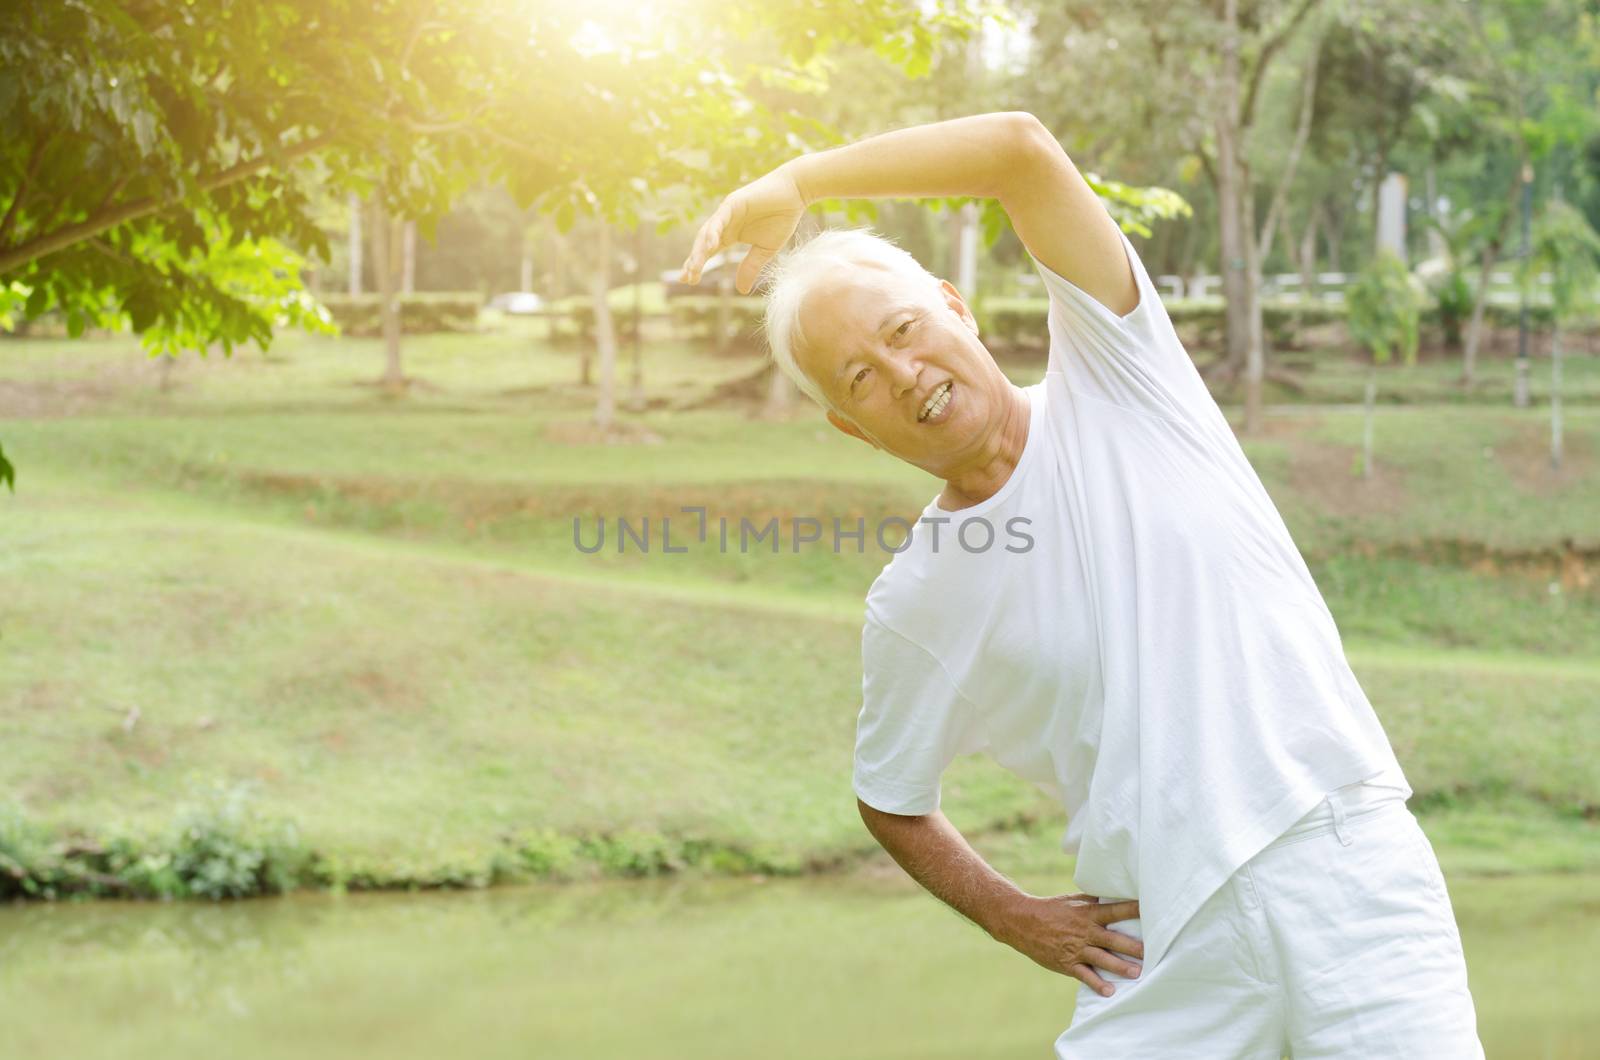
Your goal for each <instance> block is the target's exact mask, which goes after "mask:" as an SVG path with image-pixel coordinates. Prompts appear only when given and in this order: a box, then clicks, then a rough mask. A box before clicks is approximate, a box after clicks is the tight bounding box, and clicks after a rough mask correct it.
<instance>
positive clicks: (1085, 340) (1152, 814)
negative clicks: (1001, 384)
mask: <svg viewBox="0 0 1600 1060" xmlns="http://www.w3.org/2000/svg"><path fill="white" fill-rule="evenodd" d="M1123 245H1124V247H1125V248H1126V251H1127V254H1128V257H1129V261H1130V263H1131V265H1132V266H1133V270H1134V273H1135V275H1136V277H1137V280H1138V285H1139V293H1140V302H1139V305H1138V306H1137V307H1136V308H1135V309H1134V310H1133V311H1132V312H1130V313H1129V314H1127V315H1126V316H1124V317H1118V316H1117V315H1116V314H1115V313H1113V312H1111V310H1110V309H1108V308H1106V307H1105V306H1104V305H1102V304H1101V303H1100V302H1098V301H1096V300H1095V299H1094V298H1093V297H1092V296H1090V295H1089V294H1087V293H1086V292H1084V291H1082V290H1081V289H1079V288H1078V287H1077V286H1075V285H1074V284H1072V283H1071V282H1070V281H1068V280H1066V279H1065V278H1063V277H1061V276H1058V275H1056V274H1055V273H1054V272H1052V271H1050V270H1049V269H1048V268H1046V267H1045V266H1044V265H1042V264H1038V265H1037V267H1038V270H1039V273H1040V275H1041V276H1042V277H1043V278H1044V283H1045V287H1046V288H1047V290H1048V291H1049V295H1050V316H1049V325H1050V354H1049V364H1048V368H1047V371H1046V374H1045V377H1044V379H1043V380H1042V381H1041V382H1039V383H1036V384H1034V385H1033V386H1030V387H1026V388H1025V393H1026V394H1027V395H1028V399H1029V402H1030V404H1031V418H1030V421H1029V424H1030V425H1029V428H1028V437H1027V442H1026V445H1025V446H1024V448H1023V452H1022V456H1021V459H1020V461H1019V463H1018V464H1017V467H1016V468H1015V470H1014V471H1013V472H1012V474H1011V476H1010V477H1009V478H1008V479H1007V480H1006V482H1005V483H1004V484H1003V485H1002V486H1001V487H1000V489H999V490H998V491H997V492H996V493H995V494H994V495H993V496H991V497H989V498H988V499H986V500H984V501H982V502H980V503H978V504H976V505H973V506H971V507H968V508H963V509H960V510H959V511H954V512H950V511H946V510H945V509H943V508H941V507H940V506H939V504H938V500H937V498H935V499H934V500H933V501H931V502H929V504H928V506H927V508H926V509H924V511H923V514H922V519H921V520H919V522H918V523H917V524H915V526H914V528H913V532H912V534H911V538H910V542H909V544H908V545H907V546H906V547H905V549H904V550H903V551H901V552H899V553H898V554H897V555H895V556H894V558H893V559H892V560H891V561H890V562H889V563H888V564H887V565H886V566H885V567H884V569H883V571H882V572H881V573H880V574H879V575H878V577H877V579H876V580H875V581H874V582H873V584H872V588H871V589H870V590H869V592H868V593H867V601H866V623H865V625H864V626H863V628H862V634H861V652H862V670H863V677H862V694H863V705H862V709H861V714H860V717H859V719H858V723H857V734H856V749H855V772H854V788H855V791H856V794H857V795H859V796H860V798H861V799H862V801H864V802H866V803H867V804H868V805H870V806H873V807H876V808H877V809H880V810H884V811H887V812H889V813H900V814H923V813H929V812H931V811H933V810H934V809H936V808H937V807H938V806H939V794H940V791H939V778H940V775H941V774H942V772H943V771H944V769H945V768H946V767H947V766H948V765H949V764H950V762H951V760H952V759H953V758H954V757H955V756H956V755H958V754H964V753H969V752H977V751H984V752H986V753H988V754H989V755H991V756H992V757H993V758H994V759H995V760H996V761H998V762H999V763H1000V764H1001V765H1003V766H1005V767H1006V768H1008V769H1010V770H1012V771H1013V772H1015V773H1016V774H1018V775H1019V776H1021V777H1023V778H1024V779H1026V780H1029V781H1032V782H1033V783H1035V784H1036V785H1038V786H1039V787H1040V788H1042V789H1043V790H1045V791H1046V792H1048V793H1050V794H1051V795H1053V796H1054V797H1056V798H1057V799H1059V800H1060V802H1061V803H1062V805H1063V806H1064V807H1065V808H1066V811H1067V814H1068V820H1069V823H1068V825H1067V829H1066V832H1065V834H1064V835H1063V837H1062V846H1063V849H1065V850H1066V851H1067V852H1068V853H1076V854H1077V858H1078V861H1077V871H1076V879H1077V882H1078V885H1079V886H1080V887H1081V888H1083V890H1084V891H1086V892H1088V893H1090V894H1096V895H1100V896H1103V897H1105V898H1108V899H1122V898H1137V899H1139V902H1140V910H1139V912H1140V917H1141V927H1142V929H1143V935H1144V944H1145V961H1146V963H1147V964H1149V965H1151V966H1152V967H1153V966H1154V962H1156V961H1159V960H1160V958H1161V955H1162V954H1163V953H1164V952H1165V951H1166V948H1167V946H1168V945H1169V944H1170V943H1171V941H1172V939H1173V937H1174V936H1175V935H1176V934H1177V932H1178V930H1179V928H1181V927H1182V926H1183V924H1184V923H1185V922H1186V921H1187V920H1188V918H1189V917H1190V915H1192V914H1193V912H1194V911H1195V910H1196V909H1197V908H1198V907H1199V906H1200V905H1201V903H1203V902H1204V901H1205V899H1206V898H1207V897H1209V896H1210V895H1211V894H1212V893H1213V892H1214V891H1215V890H1216V888H1217V887H1219V886H1220V885H1221V884H1222V883H1223V882H1224V881H1225V880H1227V878H1228V877H1229V876H1230V875H1231V874H1232V873H1233V872H1234V871H1235V870H1236V869H1237V868H1238V867H1239V866H1240V865H1242V864H1243V863H1244V862H1246V861H1248V860H1249V859H1250V858H1251V857H1252V856H1254V855H1255V854H1256V853H1257V852H1258V851H1259V850H1261V849H1262V848H1263V847H1264V846H1266V844H1267V843H1269V842H1271V841H1272V840H1273V839H1274V838H1276V837H1277V836H1278V835H1279V834H1281V833H1282V832H1283V831H1284V830H1285V829H1287V828H1288V827H1289V826H1290V825H1291V824H1293V823H1294V822H1295V821H1296V820H1297V819H1298V818H1300V817H1301V816H1303V815H1304V814H1306V813H1307V812H1309V811H1310V810H1311V809H1312V808H1313V807H1314V806H1315V805H1316V804H1317V802H1318V801H1319V800H1320V799H1321V798H1322V797H1323V796H1324V794H1326V793H1327V792H1329V791H1331V790H1332V789H1334V788H1337V787H1340V786H1343V785H1345V784H1351V783H1356V782H1358V781H1362V780H1373V781H1375V782H1378V783H1384V784H1388V785H1392V786H1394V787H1396V788H1400V789H1401V790H1403V791H1404V792H1405V795H1406V796H1407V797H1409V796H1410V795H1411V787H1410V785H1409V784H1408V783H1407V782H1406V779H1405V776H1404V774H1403V773H1402V771H1401V769H1400V765H1399V763H1398V762H1397V761H1396V759H1395V756H1394V752H1393V750H1392V749H1391V747H1390V745H1389V741H1388V738H1387V737H1386V736H1385V734H1384V731H1383V728H1382V726H1381V725H1380V724H1379V722H1378V718H1377V716H1376V715H1375V714H1374V713H1373V710H1372V706H1371V704H1370V703H1369V702H1368V700H1367V698H1366V695H1365V693H1364V692H1363V691H1362V689H1361V686H1360V684H1359V683H1358V682H1357V680H1356V677H1355V675H1354V674H1353V673H1352V672H1351V669H1350V666H1349V664H1348V662H1347V661H1346V659H1345V655H1344V648H1343V645H1342V643H1341V641H1340V637H1339V632H1338V629H1337V627H1336V626H1335V624H1334V621H1333V617H1332V615H1331V614H1330V613H1329V611H1328V608H1327V605H1326V603H1325V602H1324V601H1323V599H1322V594H1321V592H1320V591H1319V590H1318V589H1317V586H1316V583H1315V582H1314V581H1313V580H1312V578H1311V574H1310V572H1309V571H1308V570H1307V569H1306V565H1305V561H1304V560H1303V559H1302V557H1301V555H1300V552H1299V550H1298V549H1297V548H1296V547H1295V545H1294V542H1293V541H1292V540H1291V538H1290V536H1289V531H1288V529H1287V528H1286V527H1285V526H1284V523H1283V519H1282V517H1281V516H1280V515H1279V514H1278V510H1277V508H1276V507H1275V506H1274V505H1273V503H1272V501H1271V499H1270V498H1269V497H1268V495H1267V492H1266V490H1265V489H1264V488H1263V487H1262V485H1261V481H1260V479H1259V478H1258V477H1257V476H1256V473H1255V471H1254V469H1253V468H1252V467H1251V466H1250V464H1249V462H1248V461H1247V460H1246V459H1245V455H1244V452H1243V450H1241V449H1240V447H1239V444H1238V441H1237V440H1236V439H1235V437H1234V434H1233V430H1232V428H1230V427H1229V425H1228V422H1227V420H1226V419H1225V418H1224V417H1223V415H1222V411H1221V410H1220V409H1219V408H1218V407H1217V405H1216V402H1215V401H1214V400H1213V399H1212V397H1211V395H1210V394H1209V393H1208V392H1207V390H1206V388H1205V384H1204V382H1203V381H1202V380H1201V378H1200V375H1199V373H1198V371H1196V369H1195V366H1194V362H1193V361H1192V360H1191V359H1190V357H1189V355H1188V353H1187V352H1186V351H1185V350H1184V348H1183V346H1182V344H1181V343H1180V342H1179V341H1178V337H1177V335H1176V333H1175V332H1174V331H1173V328H1172V323H1171V320H1170V318H1169V317H1168V316H1167V313H1166V310H1165V308H1164V307H1163V306H1162V304H1161V299H1160V295H1159V293H1158V292H1157V291H1156V289H1155V285H1154V284H1153V283H1152V282H1151V280H1150V277H1149V275H1148V273H1147V272H1146V271H1145V268H1144V263H1143V262H1142V261H1141V260H1140V259H1139V256H1138V253H1137V252H1136V251H1135V250H1134V248H1133V245H1132V243H1130V242H1129V241H1128V239H1127V237H1126V236H1124V237H1123ZM957 400H959V396H958V398H957ZM946 520H948V522H946ZM991 538H992V541H990V539H991ZM986 541H989V542H990V543H989V545H988V547H981V546H983V545H984V544H985V542H986Z"/></svg>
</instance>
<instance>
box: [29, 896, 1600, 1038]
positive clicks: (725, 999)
mask: <svg viewBox="0 0 1600 1060" xmlns="http://www.w3.org/2000/svg"><path fill="white" fill-rule="evenodd" d="M1019 882H1020V883H1022V884H1023V885H1024V886H1026V887H1028V888H1029V889H1031V890H1033V891H1034V892H1035V893H1045V892H1048V891H1049V890H1050V889H1051V888H1050V886H1049V884H1048V883H1047V882H1042V881H1037V880H1028V879H1023V880H1019ZM1450 890H1451V896H1452V899H1453V900H1454V902H1455V907H1456V915H1457V919H1458V920H1459V922H1460V924H1461V928H1462V938H1463V943H1464V945H1465V948H1466V952H1467V958H1468V963H1469V966H1470V974H1471V982H1472V989H1473V994H1474V997H1475V998H1476V1000H1477V1005H1478V1015H1479V1033H1480V1035H1481V1036H1482V1038H1483V1041H1484V1045H1485V1046H1486V1048H1487V1050H1488V1054H1489V1056H1490V1057H1506V1058H1514V1060H1540V1058H1578V1057H1595V1056H1600V1006H1596V1005H1595V1003H1594V1002H1595V998H1596V996H1597V992H1600V877H1596V876H1520V877H1506V878H1475V879H1474V878H1461V879H1453V880H1452V881H1451V884H1450ZM1404 974H1405V970H1404V969H1398V968H1373V969H1371V981H1372V988H1373V989H1374V990H1382V989H1383V988H1384V983H1385V982H1387V981H1389V980H1391V979H1394V978H1395V977H1398V976H1403V975H1404ZM1075 986H1076V981H1075V980H1071V979H1067V978H1065V977H1062V976H1057V975H1053V974H1051V973H1049V972H1046V971H1044V970H1043V969H1041V968H1039V967H1037V966H1036V965H1034V964H1032V963H1031V962H1030V961H1028V960H1027V959H1026V958H1024V957H1022V956H1020V955H1019V954H1017V953H1015V952H1014V951H1012V950H1010V949H1008V948H1006V947H1003V946H1001V945H998V944H996V943H994V942H992V941H991V940H990V939H989V938H988V937H987V936H986V935H984V934H983V933H982V932H981V931H980V930H979V929H977V928H976V927H973V926H972V925H970V924H967V923H966V922H965V921H963V920H961V919H960V918H959V917H957V916H956V915H955V914H954V913H952V912H950V911H948V910H946V909H945V908H944V907H943V906H942V905H940V904H939V903H938V902H937V901H936V900H934V899H933V898H931V897H929V896H928V895H926V894H924V893H923V892H921V891H920V890H918V889H917V888H916V886H915V884H912V883H911V882H910V881H909V880H907V879H905V878H904V877H882V878H879V877H867V876H849V877H841V878H829V879H806V880H782V881H779V880H772V881H766V882H762V881H755V880H710V881H707V880H678V881H668V882H639V883H606V884H595V885H581V886H562V887H529V888H514V889H500V890H493V891H487V892H476V893H465V894H463V893H454V894H422V895H347V896H332V895H307V896H296V897H291V898H284V899H273V900H264V901H255V902H241V903H233V904H225V905H213V904H199V903H176V904H131V903H111V902H99V903H85V904H60V905H48V906H47V905H33V906H15V907H10V908H3V909H0V1056H7V1057H29V1058H46V1057H48V1058H54V1057H72V1058H79V1057H118V1058H121V1060H140V1058H146V1057H149V1058H157V1057H159V1058H162V1060H172V1058H177V1057H216V1056H227V1057H234V1058H241V1060H250V1058H256V1057H296V1058H305V1060H313V1058H321V1057H330V1058H331V1057H339V1058H348V1057H354V1056H368V1055H371V1056H384V1057H419V1058H420V1057H441V1056H467V1057H473V1058H497V1057H517V1058H528V1057H539V1058H546V1057H548V1058H567V1057H574V1058H576V1057H583V1058H586V1060H587V1058H595V1057H634V1056H651V1057H696V1058H709V1057H740V1058H747V1057H751V1056H761V1057H791V1056H792V1057H830V1058H831V1057H839V1058H846V1057H860V1058H868V1057H871V1058H881V1057H905V1058H911V1057H917V1058H932V1057H965V1058H972V1057H985V1058H990V1057H997V1058H1009V1057H1018V1058H1023V1057H1028V1058H1034V1060H1041V1058H1043V1057H1048V1056H1049V1055H1051V1054H1050V1045H1051V1042H1052V1041H1053V1040H1054V1039H1055V1036H1056V1035H1057V1034H1058V1033H1059V1032H1060V1031H1061V1030H1062V1029H1063V1028H1064V1027H1066V1025H1067V1023H1068V1021H1069V1020H1070V1018H1071V1014H1072V996H1073V989H1074V987H1075Z"/></svg>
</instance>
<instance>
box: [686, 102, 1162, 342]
mask: <svg viewBox="0 0 1600 1060" xmlns="http://www.w3.org/2000/svg"><path fill="white" fill-rule="evenodd" d="M944 196H971V197H973V198H992V199H998V200H999V202H1000V205H1001V207H1002V208H1003V209H1004V210H1005V211H1006V214H1007V215H1008V216H1009V217H1010V218H1011V224H1012V226H1013V227H1014V228H1015V229H1016V231H1017V236H1018V237H1019V238H1020V239H1021V240H1022V244H1023V246H1025V247H1027V249H1028V252H1029V253H1030V254H1032V255H1033V256H1034V257H1035V258H1037V259H1038V260H1039V261H1040V262H1042V263H1043V264H1044V265H1045V266H1046V267H1047V268H1049V269H1051V270H1052V271H1054V272H1056V273H1058V274H1060V275H1061V276H1063V277H1065V278H1066V279H1068V280H1071V281H1072V282H1073V283H1075V284H1077V285H1078V286H1079V287H1081V288H1083V290H1084V291H1086V292H1088V293H1089V294H1090V295H1092V296H1093V297H1095V298H1096V299H1098V300H1099V301H1101V302H1103V303H1105V305H1106V306H1107V307H1108V308H1110V309H1111V310H1112V311H1113V312H1116V313H1117V314H1119V315H1121V314H1123V313H1126V312H1128V311H1129V310H1131V309H1132V308H1133V307H1134V306H1135V305H1136V304H1137V303H1138V300H1139V294H1138V286H1137V284H1136V283H1135V281H1134V278H1133V273H1132V271H1131V269H1130V268H1129V265H1128V261H1127V256H1126V255H1125V254H1124V253H1123V250H1122V239H1121V235H1120V234H1119V233H1118V231H1117V227H1116V223H1115V222H1113V221H1112V220H1111V217H1110V215H1109V214H1107V213H1106V211H1105V207H1103V206H1102V205H1101V204H1100V200H1099V197H1098V196H1097V195H1095V193H1094V190H1093V189H1091V188H1090V187H1089V185H1088V183H1087V182H1086V181H1085V180H1084V179H1083V176H1082V175H1081V174H1080V173H1079V172H1078V169H1077V167H1076V166H1074V165H1073V164H1072V160H1071V159H1070V158H1068V157H1067V153H1066V152H1065V151H1063V150H1062V149H1061V145H1060V144H1059V143H1057V142H1056V139H1055V137H1054V136H1052V135H1051V134H1050V132H1049V130H1047V129H1046V128H1045V127H1044V126H1043V125H1042V124H1041V123H1040V122H1039V120H1038V119H1037V118H1035V117H1034V116H1033V115H1031V114H1028V113H1025V112H1022V111H1003V112H999V113H994V114H978V115H974V116H972V117H967V118H953V119H951V120H949V121H941V122H933V123H931V124H927V125H915V126H912V127H911V128H908V129H897V130H895V131H893V132H887V133H883V134H881V135H878V136H873V137H869V138H867V139H865V140H861V141H859V142H857V143H853V144H847V145H845V146H843V147H836V148H833V149H831V150H828V151H819V152H817V153H815V154H810V155H802V156H800V157H799V158H796V159H793V160H791V161H789V162H786V163H784V164H783V165H782V166H779V167H778V168H777V169H775V170H773V171H772V172H771V173H768V174H767V175H766V176H764V177H761V178H760V179H758V180H756V181H753V182H752V183H750V184H747V185H745V186H744V187H743V188H740V189H739V190H738V191H735V192H734V193H733V194H732V195H729V196H728V197H727V198H726V199H724V200H723V201H722V203H721V205H719V206H718V207H717V210H716V211H715V212H714V213H713V214H712V215H711V217H710V219H709V220H707V221H706V223H705V225H704V226H702V227H701V229H700V232H699V235H698V236H697V237H696V239H695V242H694V246H693V248H692V249H691V251H690V253H689V256H688V258H687V259H686V260H685V261H684V266H683V271H684V278H685V280H687V281H688V282H690V283H696V282H698V281H699V278H700V269H701V268H702V267H703V266H704V265H705V262H706V259H707V258H709V257H711V255H713V254H715V253H716V252H717V251H719V250H721V249H722V248H724V247H729V246H733V245H734V244H736V243H749V244H750V246H751V249H750V253H749V254H748V255H747V256H746V258H745V260H744V264H743V265H741V266H740V269H739V275H738V278H737V281H736V285H737V287H738V289H739V290H740V291H741V292H748V291H749V290H750V289H751V288H752V287H754V286H755V280H756V276H757V274H758V273H759V272H760V270H761V266H762V265H764V264H766V262H767V261H768V260H769V259H770V258H771V257H772V256H773V255H774V254H776V253H777V252H778V251H779V250H781V249H782V248H783V245H784V244H785V243H787V242H788V240H789V237H790V236H792V235H793V234H794V230H795V228H796V227H797V226H798V225H799V223H800V217H801V215H802V214H804V212H805V210H806V208H807V207H808V206H810V205H811V204H812V203H813V202H816V201H818V200H819V199H878V198H932V197H944Z"/></svg>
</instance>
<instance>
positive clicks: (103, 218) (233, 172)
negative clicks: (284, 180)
mask: <svg viewBox="0 0 1600 1060" xmlns="http://www.w3.org/2000/svg"><path fill="white" fill-rule="evenodd" d="M332 142H333V134H332V133H322V134H320V135H318V136H313V137H311V138H310V139H309V140H302V141H301V142H300V143H297V144H295V145H294V146H292V147H288V148H285V149H284V150H283V152H282V154H281V155H279V156H277V157H274V156H271V155H258V156H257V157H255V158H252V159H250V160H249V161H247V162H240V163H238V164H237V165H233V166H229V167H228V168H227V169H223V170H219V171H218V172H216V173H212V174H211V175H209V176H206V177H201V178H200V179H199V180H198V181H196V182H195V187H196V189H197V190H199V191H215V190H216V189H218V188H222V187H226V186H227V185H229V184H236V183H238V182H239V181H241V180H244V179H246V178H248V177H253V176H255V175H256V174H257V173H260V172H262V171H263V170H267V169H270V168H272V166H274V165H275V164H277V163H278V162H280V161H282V162H293V161H294V160H296V159H298V158H303V157H305V156H306V155H309V154H312V153H313V152H316V151H320V150H321V149H322V148H324V147H326V146H327V145H328V144H330V143H332ZM181 198H182V195H181V194H180V193H178V192H171V193H168V194H166V195H153V196H150V197H149V198H144V199H135V200H134V201H132V202H125V203H123V204H122V205H120V206H110V207H106V208H105V209H102V210H98V211H96V212H95V213H94V214H93V215H92V216H90V217H88V218H86V219H84V220H82V221H79V222H77V223H76V224H70V225H65V226H63V227H61V228H58V229H56V230H55V231H54V232H47V233H45V234H44V235H41V236H39V237H37V238H35V239H30V240H28V241H27V242H26V243H23V244H21V245H20V246H16V247H11V248H8V249H5V250H0V276H3V275H5V274H6V273H8V272H10V271H11V270H12V269H15V268H18V267H19V266H22V265H26V264H28V263H29V262H30V261H34V260H36V259H38V258H42V257H44V256H45V255H46V254H54V253H55V252H56V251H58V250H63V249H65V248H67V247H70V246H72V245H73V244H74V243H80V242H82V241H83V240H85V239H89V238H90V237H92V236H97V235H99V234H100V233H101V232H104V231H106V230H107V229H111V228H115V227H116V226H117V225H120V224H124V223H126V222H128V221H133V220H137V219H138V218H140V217H148V216H150V215H151V214H154V213H160V212H161V211H162V210H165V209H166V208H167V207H169V206H171V205H173V204H174V203H176V202H177V201H178V200H179V199H181Z"/></svg>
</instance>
